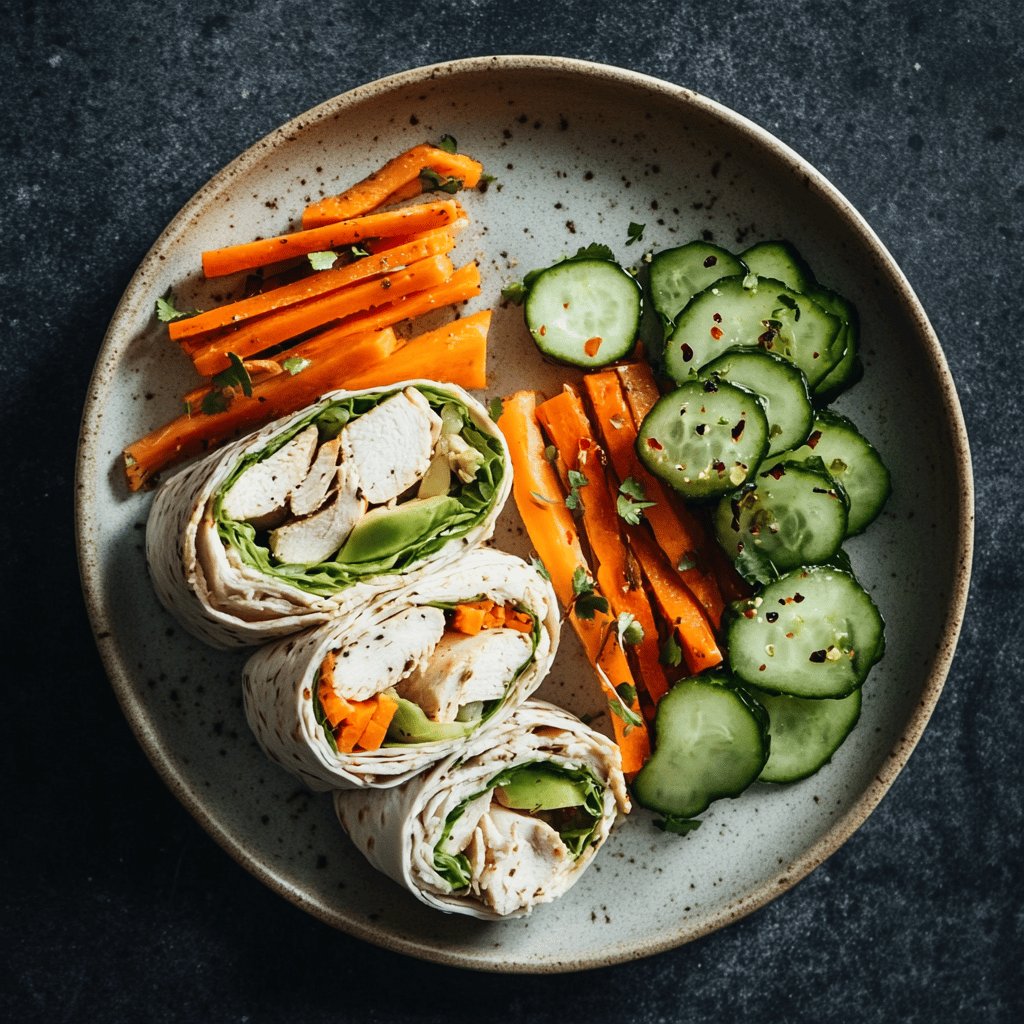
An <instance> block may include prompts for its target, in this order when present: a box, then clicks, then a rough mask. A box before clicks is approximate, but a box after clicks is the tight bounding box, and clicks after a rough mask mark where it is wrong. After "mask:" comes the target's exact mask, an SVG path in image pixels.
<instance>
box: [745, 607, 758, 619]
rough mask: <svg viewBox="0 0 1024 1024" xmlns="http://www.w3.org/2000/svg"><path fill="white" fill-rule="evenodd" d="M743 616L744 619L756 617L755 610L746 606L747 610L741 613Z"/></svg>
mask: <svg viewBox="0 0 1024 1024" xmlns="http://www.w3.org/2000/svg"><path fill="white" fill-rule="evenodd" d="M743 617H744V618H745V619H754V618H756V617H757V612H755V611H754V609H753V608H748V609H747V610H746V611H745V612H744V613H743Z"/></svg>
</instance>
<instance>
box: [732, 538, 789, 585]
mask: <svg viewBox="0 0 1024 1024" xmlns="http://www.w3.org/2000/svg"><path fill="white" fill-rule="evenodd" d="M735 564H736V571H737V572H738V573H739V574H740V575H741V576H742V577H743V578H744V579H745V580H746V581H747V582H748V583H753V584H756V585H758V586H765V585H766V584H768V583H771V582H772V581H773V580H777V579H778V578H779V571H778V570H777V569H776V568H775V566H774V565H773V564H772V560H771V559H770V558H769V557H768V556H767V555H766V554H764V552H763V551H761V549H760V548H757V547H755V546H754V545H753V544H745V545H744V546H743V550H742V551H741V552H740V553H739V554H738V555H737V556H736V559H735Z"/></svg>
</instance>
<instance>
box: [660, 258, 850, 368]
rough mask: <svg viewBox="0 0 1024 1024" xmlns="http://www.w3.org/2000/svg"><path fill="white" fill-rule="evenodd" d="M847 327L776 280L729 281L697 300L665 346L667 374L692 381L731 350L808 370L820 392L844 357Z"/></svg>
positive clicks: (734, 278) (680, 316)
mask: <svg viewBox="0 0 1024 1024" xmlns="http://www.w3.org/2000/svg"><path fill="white" fill-rule="evenodd" d="M841 328H842V321H841V320H840V319H839V318H838V317H836V316H833V315H832V314H831V313H827V312H826V311H825V310H824V309H822V308H821V306H819V305H818V304H817V303H815V302H813V301H812V300H811V299H809V298H807V297H806V296H805V295H801V294H799V293H798V292H795V291H793V290H792V289H791V288H787V287H786V286H785V285H784V284H782V283H781V282H780V281H775V280H773V279H771V278H758V277H756V276H754V275H752V274H751V275H747V276H746V277H740V276H737V277H723V278H722V279H721V280H720V281H718V282H716V283H715V284H713V285H711V287H710V288H706V289H705V290H704V291H702V292H700V293H699V294H698V295H695V296H694V297H693V298H692V299H691V300H690V302H689V303H688V304H687V306H686V308H685V309H684V310H683V311H682V313H680V314H679V319H678V320H677V321H676V327H675V330H674V331H673V332H672V335H671V337H670V338H669V339H668V341H667V342H666V345H665V369H666V371H667V372H668V374H669V375H670V376H671V377H672V378H673V379H674V380H677V381H683V380H686V378H687V377H688V376H690V371H691V370H695V369H696V370H699V369H701V368H702V367H703V366H705V365H706V364H707V363H709V362H711V360H712V359H714V358H716V357H717V356H719V355H721V354H722V353H723V352H725V351H726V350H727V349H729V348H733V347H735V346H741V347H743V348H762V349H764V350H765V351H768V352H772V353H774V354H775V355H778V356H782V358H783V359H787V360H788V361H789V362H791V363H794V364H795V365H796V366H799V367H800V369H801V370H803V372H804V375H805V376H806V377H807V382H808V385H809V386H810V387H812V388H813V387H814V386H815V385H816V384H817V383H818V381H820V380H822V379H823V378H824V377H825V376H826V375H827V374H828V372H829V371H830V370H831V369H832V368H833V367H834V366H836V365H837V364H838V363H839V361H840V360H841V359H842V357H843V347H842V341H841V340H840V338H839V334H840V330H841Z"/></svg>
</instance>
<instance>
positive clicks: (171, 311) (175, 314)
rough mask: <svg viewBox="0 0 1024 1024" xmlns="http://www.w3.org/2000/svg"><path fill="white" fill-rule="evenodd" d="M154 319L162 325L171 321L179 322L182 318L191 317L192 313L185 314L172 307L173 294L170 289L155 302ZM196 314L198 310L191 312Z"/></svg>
mask: <svg viewBox="0 0 1024 1024" xmlns="http://www.w3.org/2000/svg"><path fill="white" fill-rule="evenodd" d="M155 312H156V318H157V320H159V321H160V323H162V324H169V323H170V322H171V321H172V320H180V319H181V318H182V317H184V316H191V315H192V313H185V312H183V311H182V310H180V309H177V308H176V307H175V305H174V292H172V291H171V289H170V288H168V289H167V291H166V292H164V294H163V295H161V296H160V298H158V299H157V300H156V304H155ZM193 312H198V310H193Z"/></svg>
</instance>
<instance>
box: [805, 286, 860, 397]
mask: <svg viewBox="0 0 1024 1024" xmlns="http://www.w3.org/2000/svg"><path fill="white" fill-rule="evenodd" d="M807 294H808V295H810V297H811V298H812V299H814V301H815V302H816V303H817V304H818V305H819V306H821V308H822V309H826V310H828V312H829V313H831V314H833V316H837V317H839V318H840V319H841V320H842V321H843V329H842V332H841V333H842V342H843V346H844V348H845V350H846V351H845V352H844V354H843V358H842V359H840V360H839V362H838V364H837V365H836V366H835V367H833V368H832V369H831V370H830V371H829V372H828V374H827V375H826V376H825V377H824V379H823V380H821V381H819V382H818V384H817V385H816V387H815V388H814V393H813V395H812V396H811V397H812V398H813V400H814V404H815V405H818V406H822V405H828V403H829V402H831V401H833V400H834V399H836V398H838V397H839V395H841V394H842V393H843V392H844V391H846V390H847V389H848V388H851V387H853V385H854V384H856V383H857V381H859V380H860V379H861V377H863V376H864V364H863V363H862V362H861V360H860V353H859V349H860V317H858V316H857V308H856V307H855V306H854V305H853V303H852V302H850V301H848V300H847V299H844V298H843V296H842V295H839V294H838V293H837V292H833V291H829V289H827V288H822V287H820V286H816V287H814V288H812V289H810V290H809V291H808V293H807Z"/></svg>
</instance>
